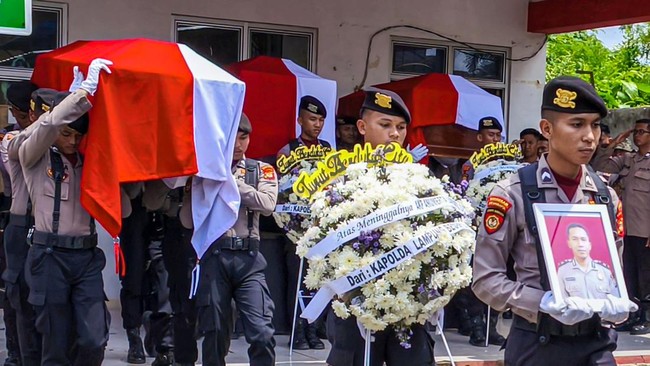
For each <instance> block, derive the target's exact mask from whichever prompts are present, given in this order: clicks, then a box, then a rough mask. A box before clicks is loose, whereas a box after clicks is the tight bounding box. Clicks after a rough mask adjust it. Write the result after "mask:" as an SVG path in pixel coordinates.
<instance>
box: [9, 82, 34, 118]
mask: <svg viewBox="0 0 650 366" xmlns="http://www.w3.org/2000/svg"><path fill="white" fill-rule="evenodd" d="M36 89H38V87H37V86H36V84H34V83H32V82H31V81H27V80H23V81H18V82H16V83H12V84H11V85H9V88H7V101H9V103H11V104H12V105H13V106H15V107H16V108H18V109H20V110H21V111H22V112H27V111H29V105H30V103H29V101H30V99H31V98H32V93H33V92H34V91H36Z"/></svg>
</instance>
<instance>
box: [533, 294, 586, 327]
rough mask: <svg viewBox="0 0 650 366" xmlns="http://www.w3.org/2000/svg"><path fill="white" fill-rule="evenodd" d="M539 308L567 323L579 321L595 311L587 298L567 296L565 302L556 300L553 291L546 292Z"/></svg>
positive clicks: (571, 323)
mask: <svg viewBox="0 0 650 366" xmlns="http://www.w3.org/2000/svg"><path fill="white" fill-rule="evenodd" d="M539 309H540V310H541V311H542V312H544V313H546V314H548V315H550V316H552V317H553V318H554V319H555V320H557V321H559V322H560V323H562V324H566V325H573V324H576V323H579V322H581V321H583V320H587V319H589V318H591V317H592V316H593V315H594V311H593V310H591V307H589V304H587V301H586V300H585V299H581V298H579V297H567V298H566V300H565V301H564V302H561V301H556V300H555V297H554V296H553V293H552V292H551V291H547V292H546V293H545V294H544V296H543V297H542V301H541V302H540V303H539Z"/></svg>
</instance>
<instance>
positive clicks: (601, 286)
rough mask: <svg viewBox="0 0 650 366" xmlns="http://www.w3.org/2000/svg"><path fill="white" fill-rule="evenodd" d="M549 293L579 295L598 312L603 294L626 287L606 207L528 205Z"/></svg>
mask: <svg viewBox="0 0 650 366" xmlns="http://www.w3.org/2000/svg"><path fill="white" fill-rule="evenodd" d="M533 209H534V212H535V221H536V223H537V228H538V231H539V238H540V241H541V245H542V251H543V253H544V263H545V264H546V271H547V272H548V279H549V282H550V285H551V291H553V296H554V297H555V298H556V299H558V300H562V301H564V299H565V298H567V297H573V296H575V297H581V298H584V299H587V300H588V301H589V304H590V306H591V307H592V309H593V310H594V311H597V312H598V311H600V310H601V309H602V307H603V305H604V300H606V299H607V295H613V296H615V297H619V298H624V299H627V298H628V295H627V289H626V287H625V281H624V280H623V271H622V269H621V263H620V260H619V257H618V251H617V249H616V242H615V238H614V232H613V228H612V221H611V220H610V216H609V213H608V211H607V206H606V205H588V204H579V205H578V204H576V205H567V204H550V203H536V204H534V205H533Z"/></svg>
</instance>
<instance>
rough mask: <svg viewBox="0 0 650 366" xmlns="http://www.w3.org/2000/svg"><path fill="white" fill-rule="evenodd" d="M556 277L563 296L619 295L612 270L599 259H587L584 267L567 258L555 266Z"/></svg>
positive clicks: (590, 297) (605, 296)
mask: <svg viewBox="0 0 650 366" xmlns="http://www.w3.org/2000/svg"><path fill="white" fill-rule="evenodd" d="M557 277H558V280H559V281H560V287H561V288H562V293H563V294H564V296H566V297H569V296H577V297H581V298H584V299H603V300H604V299H607V295H609V294H612V295H614V296H617V297H618V296H620V295H619V293H618V286H617V285H616V280H615V279H614V275H613V274H612V271H610V270H609V268H608V267H607V265H606V264H605V263H603V262H601V261H599V260H594V259H589V263H587V266H586V267H585V268H583V267H581V266H580V264H578V262H577V261H576V260H575V259H567V260H566V261H564V262H562V263H560V265H559V266H558V268H557Z"/></svg>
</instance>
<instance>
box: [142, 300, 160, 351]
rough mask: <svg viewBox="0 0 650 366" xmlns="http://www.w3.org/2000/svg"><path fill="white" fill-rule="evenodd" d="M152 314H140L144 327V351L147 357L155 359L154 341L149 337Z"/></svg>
mask: <svg viewBox="0 0 650 366" xmlns="http://www.w3.org/2000/svg"><path fill="white" fill-rule="evenodd" d="M152 314H153V312H151V311H145V312H144V314H142V325H143V326H144V349H145V351H147V354H148V355H149V357H156V356H157V352H156V341H155V340H154V339H153V337H152V336H151V315H152Z"/></svg>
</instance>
